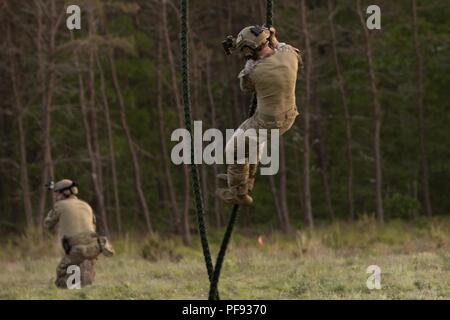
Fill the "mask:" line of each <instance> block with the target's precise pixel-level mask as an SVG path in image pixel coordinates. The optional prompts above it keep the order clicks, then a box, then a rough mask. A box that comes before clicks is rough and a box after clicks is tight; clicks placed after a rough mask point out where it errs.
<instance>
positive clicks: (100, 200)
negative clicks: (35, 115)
mask: <svg viewBox="0 0 450 320" xmlns="http://www.w3.org/2000/svg"><path fill="white" fill-rule="evenodd" d="M88 8H89V9H88V19H89V37H90V38H91V40H92V37H93V36H94V34H95V33H96V26H95V20H94V12H93V10H94V8H93V6H92V5H90V6H89V7H88ZM96 50H97V48H96V47H95V44H91V45H90V46H89V82H88V86H89V109H88V110H87V111H88V116H89V115H90V119H89V120H90V125H89V127H90V130H91V132H90V136H91V139H92V141H91V143H92V152H93V157H94V161H95V168H96V172H95V175H96V180H97V187H96V190H97V189H98V194H96V198H97V199H96V200H97V201H96V203H97V212H98V213H99V214H100V217H101V219H102V221H103V227H104V229H105V230H104V231H105V233H106V234H107V235H109V234H110V232H109V226H108V217H107V214H106V209H105V196H104V189H103V172H102V162H101V158H100V147H99V143H98V127H97V108H96V105H95V98H96V97H95V73H94V72H95V61H94V55H95V52H94V51H96Z"/></svg>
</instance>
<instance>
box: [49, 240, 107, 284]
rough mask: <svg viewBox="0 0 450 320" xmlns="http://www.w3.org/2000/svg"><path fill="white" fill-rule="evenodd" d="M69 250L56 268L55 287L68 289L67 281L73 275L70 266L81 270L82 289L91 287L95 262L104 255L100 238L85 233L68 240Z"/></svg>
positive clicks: (67, 249)
mask: <svg viewBox="0 0 450 320" xmlns="http://www.w3.org/2000/svg"><path fill="white" fill-rule="evenodd" d="M67 241H68V245H69V248H65V250H66V254H65V256H64V257H63V258H62V259H61V261H60V263H59V265H58V266H57V268H56V281H55V285H56V286H57V287H58V288H64V289H67V288H68V284H67V280H68V279H69V277H70V276H71V274H72V273H70V272H69V270H68V269H69V267H70V266H77V267H79V268H80V269H79V270H80V279H79V280H80V282H81V283H80V284H81V286H82V287H84V286H86V285H90V284H92V283H93V282H94V280H95V260H96V258H97V257H98V256H99V255H100V253H102V248H101V245H100V242H99V237H98V236H97V234H96V233H95V232H88V233H83V234H80V235H77V236H74V237H71V238H69V239H67Z"/></svg>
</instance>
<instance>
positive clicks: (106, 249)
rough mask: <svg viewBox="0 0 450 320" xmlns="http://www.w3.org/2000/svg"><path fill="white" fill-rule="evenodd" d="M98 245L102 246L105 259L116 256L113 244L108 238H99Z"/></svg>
mask: <svg viewBox="0 0 450 320" xmlns="http://www.w3.org/2000/svg"><path fill="white" fill-rule="evenodd" d="M98 243H99V244H100V249H101V252H102V254H103V255H104V256H105V257H112V256H113V255H114V253H115V252H114V249H113V247H112V245H111V243H110V242H109V241H108V238H106V237H98Z"/></svg>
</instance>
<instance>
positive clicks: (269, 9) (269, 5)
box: [209, 0, 273, 300]
mask: <svg viewBox="0 0 450 320" xmlns="http://www.w3.org/2000/svg"><path fill="white" fill-rule="evenodd" d="M272 23H273V0H267V1H266V26H267V27H270V26H272ZM256 106H257V99H256V93H254V94H253V96H252V101H251V104H250V108H249V111H248V117H251V116H253V115H254V114H255V111H256ZM238 212H239V205H237V204H235V205H234V206H233V209H232V211H231V214H230V219H229V220H228V226H227V229H226V230H225V235H224V237H223V240H222V244H221V245H220V251H219V254H218V256H217V260H216V265H215V268H214V274H213V277H212V279H211V278H210V279H211V281H210V288H209V300H215V297H216V293H218V289H217V286H218V284H219V278H220V272H221V270H222V264H223V260H224V259H225V254H226V251H227V248H228V244H229V242H230V239H231V234H232V233H233V228H234V224H235V222H236V219H237V214H238ZM217 300H218V296H217Z"/></svg>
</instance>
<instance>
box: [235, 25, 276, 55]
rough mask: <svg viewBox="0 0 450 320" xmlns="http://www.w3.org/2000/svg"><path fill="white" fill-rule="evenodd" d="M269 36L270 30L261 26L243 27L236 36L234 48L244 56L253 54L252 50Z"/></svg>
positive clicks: (267, 39) (262, 43)
mask: <svg viewBox="0 0 450 320" xmlns="http://www.w3.org/2000/svg"><path fill="white" fill-rule="evenodd" d="M269 38H270V30H269V29H268V28H266V27H261V26H250V27H245V28H244V29H242V30H241V32H239V34H238V35H237V37H236V48H237V49H239V50H241V51H242V52H243V53H244V55H245V56H250V55H253V53H254V50H256V49H258V48H259V47H261V46H262V45H264V44H266V43H267V42H268V41H269Z"/></svg>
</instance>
